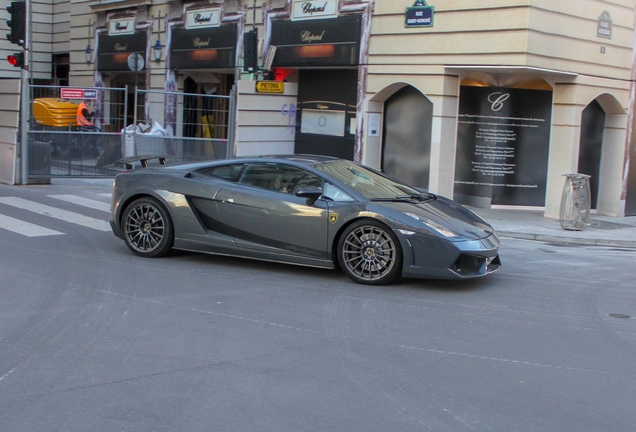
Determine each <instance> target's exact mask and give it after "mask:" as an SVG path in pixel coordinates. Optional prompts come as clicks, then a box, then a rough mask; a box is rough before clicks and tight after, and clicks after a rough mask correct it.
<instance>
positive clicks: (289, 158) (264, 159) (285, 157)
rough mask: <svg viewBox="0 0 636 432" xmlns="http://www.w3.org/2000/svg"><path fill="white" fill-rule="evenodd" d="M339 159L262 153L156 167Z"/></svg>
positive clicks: (310, 162)
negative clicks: (259, 154) (261, 154)
mask: <svg viewBox="0 0 636 432" xmlns="http://www.w3.org/2000/svg"><path fill="white" fill-rule="evenodd" d="M337 160H340V159H338V158H335V157H331V156H322V155H305V154H287V155H263V156H240V157H235V158H230V159H216V160H209V161H204V162H191V163H184V164H177V165H168V166H161V167H156V168H158V169H160V170H166V169H168V170H172V171H184V172H191V171H196V170H198V169H202V168H207V167H211V166H215V165H226V164H233V163H246V162H281V161H287V162H291V163H294V164H300V165H313V164H317V163H322V162H330V161H337Z"/></svg>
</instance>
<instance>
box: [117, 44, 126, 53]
mask: <svg viewBox="0 0 636 432" xmlns="http://www.w3.org/2000/svg"><path fill="white" fill-rule="evenodd" d="M127 49H128V44H125V45H122V44H120V43H116V44H115V51H116V52H126V50H127Z"/></svg>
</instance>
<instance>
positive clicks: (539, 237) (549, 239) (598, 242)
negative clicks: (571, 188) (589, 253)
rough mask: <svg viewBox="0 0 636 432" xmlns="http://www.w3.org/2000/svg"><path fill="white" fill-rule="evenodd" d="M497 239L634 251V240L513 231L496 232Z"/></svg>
mask: <svg viewBox="0 0 636 432" xmlns="http://www.w3.org/2000/svg"><path fill="white" fill-rule="evenodd" d="M495 231H496V233H497V235H498V236H499V237H507V238H514V239H519V240H534V241H540V242H546V243H561V244H571V245H579V246H602V247H619V248H629V249H636V240H608V239H589V238H572V237H565V236H556V235H545V234H530V233H522V232H515V231H506V230H497V229H495Z"/></svg>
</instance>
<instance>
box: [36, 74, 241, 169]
mask: <svg viewBox="0 0 636 432" xmlns="http://www.w3.org/2000/svg"><path fill="white" fill-rule="evenodd" d="M30 90H31V93H30V94H31V95H32V98H31V100H32V104H31V112H30V115H29V122H28V125H29V129H28V162H29V163H28V176H29V178H30V179H38V178H51V177H112V176H114V175H116V174H117V173H118V172H119V171H121V170H123V169H124V168H125V167H126V165H127V164H129V163H130V161H131V160H134V159H135V157H138V156H162V157H165V158H167V160H168V163H179V162H191V161H203V160H214V159H225V158H227V157H228V155H230V154H231V151H230V150H229V143H231V142H232V137H231V133H232V130H233V129H232V128H231V127H230V125H231V124H233V122H234V119H233V116H232V115H233V112H234V109H233V107H234V102H233V101H234V97H233V96H232V95H230V96H217V95H207V94H188V93H178V92H164V91H148V90H141V89H138V88H131V87H124V88H72V89H70V88H68V87H58V86H32V87H31V88H30ZM84 100H85V101H86V102H87V105H88V107H89V110H90V111H91V112H92V114H93V115H92V117H91V118H90V120H91V122H92V123H93V125H92V126H80V125H79V124H78V120H77V111H78V106H79V104H80V103H81V102H82V101H84Z"/></svg>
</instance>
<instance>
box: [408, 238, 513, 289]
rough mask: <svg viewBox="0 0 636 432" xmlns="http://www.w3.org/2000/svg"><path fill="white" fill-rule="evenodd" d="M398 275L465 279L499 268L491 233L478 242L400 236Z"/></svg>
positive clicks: (495, 241)
mask: <svg viewBox="0 0 636 432" xmlns="http://www.w3.org/2000/svg"><path fill="white" fill-rule="evenodd" d="M401 241H402V250H403V251H404V266H403V269H402V275H403V276H404V277H411V278H429V279H469V278H475V277H480V276H486V275H488V274H490V273H493V272H495V271H497V270H498V269H499V267H501V260H500V258H499V244H500V242H499V238H498V237H497V235H496V234H495V233H493V234H491V235H490V236H488V237H485V238H482V239H479V240H462V241H448V240H444V239H441V238H438V237H434V236H430V235H424V234H420V233H415V234H414V235H410V236H402V237H401Z"/></svg>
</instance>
